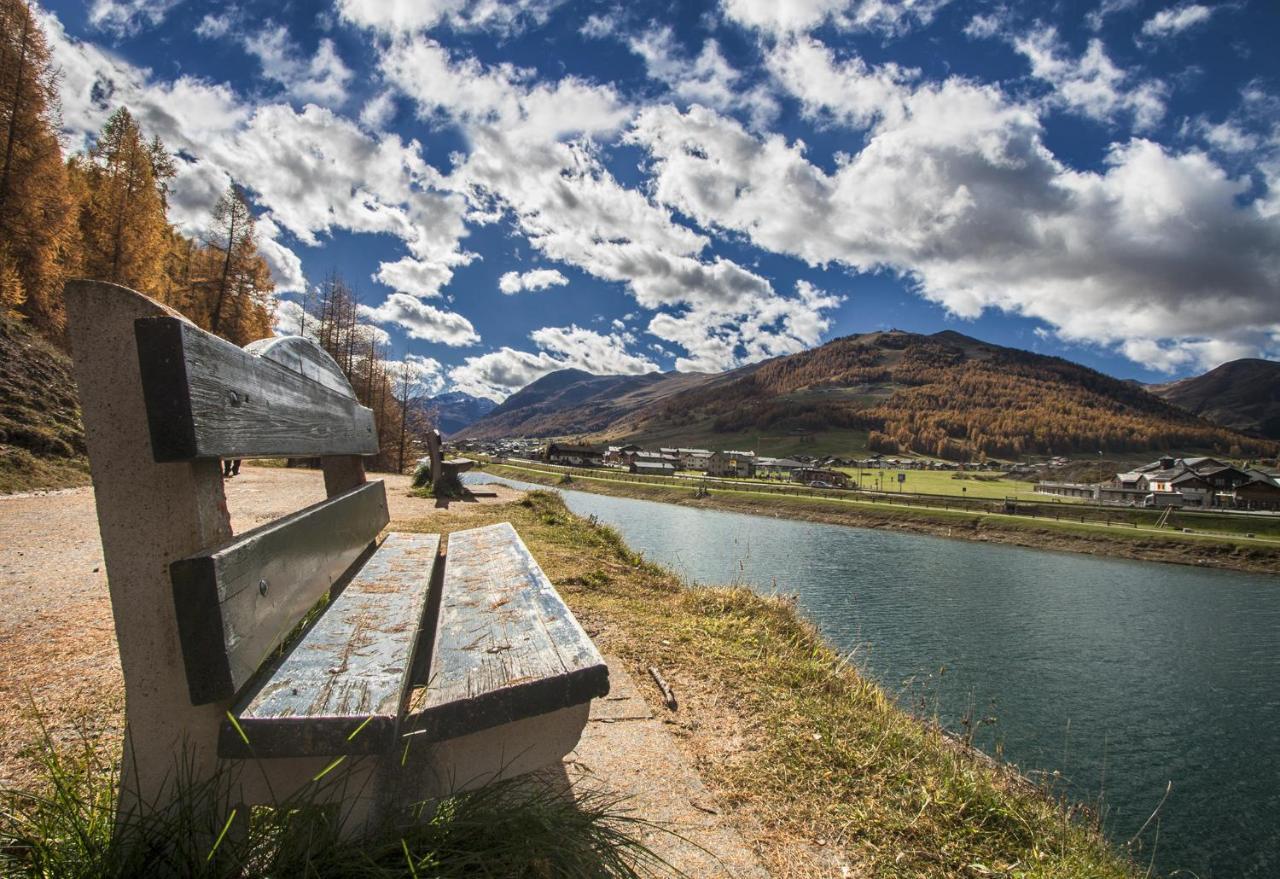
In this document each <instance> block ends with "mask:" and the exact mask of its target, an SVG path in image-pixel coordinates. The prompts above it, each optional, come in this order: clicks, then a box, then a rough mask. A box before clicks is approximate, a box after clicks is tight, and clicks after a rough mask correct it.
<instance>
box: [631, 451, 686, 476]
mask: <svg viewBox="0 0 1280 879" xmlns="http://www.w3.org/2000/svg"><path fill="white" fill-rule="evenodd" d="M651 454H652V453H651ZM628 469H630V471H631V472H632V473H637V474H639V475H641V476H675V474H676V465H675V463H674V462H673V461H669V460H667V459H666V458H662V457H659V458H657V459H654V458H640V457H637V458H636V459H635V460H634V461H632V462H631V466H630V468H628Z"/></svg>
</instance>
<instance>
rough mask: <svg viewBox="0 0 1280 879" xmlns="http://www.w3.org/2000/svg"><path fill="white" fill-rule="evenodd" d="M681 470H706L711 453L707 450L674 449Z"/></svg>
mask: <svg viewBox="0 0 1280 879" xmlns="http://www.w3.org/2000/svg"><path fill="white" fill-rule="evenodd" d="M675 453H676V456H677V457H678V458H679V459H680V469H681V470H706V469H707V459H708V458H710V457H711V452H710V451H709V450H707V449H675Z"/></svg>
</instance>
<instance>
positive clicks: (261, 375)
mask: <svg viewBox="0 0 1280 879" xmlns="http://www.w3.org/2000/svg"><path fill="white" fill-rule="evenodd" d="M134 332H135V335H136V336H137V343H138V364H139V366H140V368H141V373H142V386H143V395H144V398H145V400H146V405H147V423H148V425H149V426H150V429H151V448H152V453H153V455H154V456H155V460H156V461H157V462H159V463H164V462H168V461H189V460H193V459H197V458H255V457H314V456H318V455H368V454H373V453H374V452H377V450H378V436H377V432H376V430H375V429H374V422H373V413H372V412H371V411H370V410H368V409H366V408H365V407H363V406H361V405H360V404H359V403H358V402H357V401H356V399H355V395H354V394H352V393H350V388H349V387H348V393H347V394H343V393H340V392H339V391H336V390H334V388H333V387H332V385H333V384H335V381H334V380H333V378H332V376H327V377H326V378H325V382H326V383H321V382H319V381H315V380H313V379H312V378H309V377H307V375H305V374H303V373H302V372H298V371H295V370H294V369H292V368H289V367H288V366H285V365H283V364H281V363H279V362H276V361H274V360H272V359H270V358H268V357H258V356H255V355H254V354H252V353H250V352H247V351H245V350H244V349H242V348H238V347H236V346H235V345H233V344H231V343H230V342H228V341H226V340H225V339H220V338H218V337H217V336H214V335H212V334H210V333H206V332H204V331H203V330H201V329H199V328H198V327H195V326H193V325H192V324H190V323H187V322H186V321H183V320H180V319H178V318H171V317H155V318H142V319H140V320H138V321H137V322H136V323H135V324H134ZM294 353H295V354H296V353H297V352H296V351H295V352H294ZM312 367H313V369H312V371H313V372H315V369H314V364H312Z"/></svg>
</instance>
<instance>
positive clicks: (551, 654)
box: [405, 522, 609, 741]
mask: <svg viewBox="0 0 1280 879" xmlns="http://www.w3.org/2000/svg"><path fill="white" fill-rule="evenodd" d="M445 560H446V563H445V571H444V583H443V586H442V592H441V597H440V613H439V622H438V623H437V626H436V632H435V641H434V643H433V645H432V651H431V663H430V666H429V669H428V682H427V686H426V688H425V691H423V692H421V693H420V694H418V696H416V697H415V700H414V704H413V705H412V706H411V708H410V713H409V715H408V716H407V717H406V720H405V729H406V731H407V732H409V733H410V734H416V735H422V736H425V737H427V738H428V739H430V740H433V741H436V740H443V739H449V738H453V737H455V736H460V735H465V734H468V733H472V732H476V731H478V730H482V729H487V728H490V727H494V726H498V725H500V724H505V723H510V722H512V721H515V720H520V719H521V718H525V717H532V716H535V715H538V714H545V713H547V712H550V711H555V710H557V709H560V708H565V707H568V706H570V705H576V704H580V703H582V702H586V701H589V700H590V699H592V698H595V697H597V696H603V695H605V694H607V693H608V692H609V669H608V666H606V665H605V663H604V660H603V659H601V658H600V654H599V652H598V651H597V650H596V647H595V645H594V644H593V643H591V639H590V638H588V637H587V634H586V632H584V631H583V630H582V627H581V626H580V625H578V621H577V620H576V619H574V617H573V614H572V613H571V612H570V611H569V609H568V608H567V607H566V606H565V604H564V602H563V601H562V600H561V598H560V596H559V595H558V594H557V593H556V591H555V588H554V587H553V586H552V585H551V581H550V580H548V579H547V576H546V574H544V573H543V572H542V569H541V568H540V567H539V566H538V563H537V562H536V561H535V560H534V558H533V556H532V555H531V554H530V553H529V550H528V549H527V548H526V547H525V545H524V543H523V542H522V541H521V540H520V537H519V535H518V534H516V531H515V529H514V528H512V527H511V525H510V523H507V522H503V523H501V524H498V525H490V526H488V527H485V528H474V529H471V530H469V531H459V532H455V533H454V534H451V535H450V536H449V547H448V552H447V553H446V557H445Z"/></svg>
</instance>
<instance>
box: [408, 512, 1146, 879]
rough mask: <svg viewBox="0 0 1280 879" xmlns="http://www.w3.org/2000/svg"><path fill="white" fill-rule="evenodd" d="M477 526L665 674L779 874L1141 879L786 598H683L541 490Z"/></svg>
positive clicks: (683, 728)
mask: <svg viewBox="0 0 1280 879" xmlns="http://www.w3.org/2000/svg"><path fill="white" fill-rule="evenodd" d="M487 514H488V515H490V516H492V518H493V520H494V521H501V520H505V519H509V520H511V521H512V522H513V523H514V524H515V525H516V527H517V529H518V530H519V532H520V534H521V536H522V537H523V538H524V539H525V541H526V543H527V544H528V545H529V548H530V550H531V551H532V552H533V553H534V555H535V556H536V557H537V558H538V560H539V562H540V563H541V564H542V566H543V568H544V569H545V570H546V571H547V573H548V575H549V576H550V577H551V579H552V581H553V582H554V583H555V584H556V585H557V586H558V587H559V588H560V590H561V592H562V593H563V594H564V595H565V598H566V601H567V602H568V603H569V604H570V605H571V607H572V608H573V610H574V612H575V613H576V614H577V615H578V617H579V619H580V620H582V622H583V624H584V625H585V626H586V627H587V628H588V630H589V631H592V632H593V636H594V637H595V639H596V642H597V644H598V645H599V646H600V647H601V649H602V650H603V651H605V652H606V653H610V654H613V655H617V656H620V657H621V658H622V659H624V660H625V661H626V662H627V664H628V666H629V667H630V668H631V669H632V672H633V674H634V675H635V676H636V677H637V679H643V677H642V676H643V674H644V669H646V668H647V667H649V666H651V665H656V666H661V668H662V671H663V674H664V675H665V676H666V678H667V679H668V680H669V681H670V682H671V683H672V685H673V686H674V688H675V690H676V692H677V693H679V694H680V698H681V709H680V712H679V714H677V715H676V716H675V717H673V718H672V719H673V720H676V721H677V722H678V726H677V727H676V728H675V731H676V733H677V736H678V740H679V741H680V742H681V744H682V747H684V748H685V749H686V750H688V751H691V752H692V754H691V756H692V757H693V759H694V760H695V761H696V762H697V764H698V765H699V768H700V771H701V772H702V774H703V777H704V780H705V781H706V782H707V783H708V785H709V786H710V787H711V788H712V789H713V790H714V791H715V792H716V794H717V795H718V796H719V798H720V799H721V801H722V802H723V803H725V804H727V805H728V806H729V807H730V808H731V809H733V810H734V811H736V812H740V813H741V814H742V815H743V816H744V817H745V818H746V819H747V820H746V821H744V822H742V823H743V826H742V827H741V828H740V829H741V830H742V831H743V833H744V834H745V835H746V836H747V837H748V838H749V839H750V840H751V841H752V842H753V844H754V845H755V847H756V848H757V850H758V851H759V853H760V854H761V856H762V858H763V859H764V861H765V864H766V866H767V867H768V868H769V869H770V871H771V872H772V873H773V874H774V875H776V876H786V875H793V876H811V875H826V874H834V875H841V872H842V869H848V870H849V871H850V872H851V874H852V875H868V876H885V877H890V876H891V877H908V876H911V877H915V876H942V877H952V876H954V877H961V876H965V877H969V876H978V875H998V876H1018V877H1090V879H1095V877H1132V876H1137V875H1141V874H1142V873H1143V872H1144V871H1142V870H1140V869H1139V868H1138V867H1137V866H1135V865H1134V863H1133V862H1132V861H1131V859H1130V858H1129V856H1128V854H1127V853H1125V852H1121V851H1118V850H1117V849H1115V848H1113V847H1112V846H1111V845H1110V844H1109V843H1108V842H1107V841H1106V839H1105V838H1104V836H1103V835H1102V833H1101V832H1100V830H1099V828H1098V826H1097V825H1096V822H1087V821H1085V820H1082V819H1081V818H1079V817H1072V812H1073V811H1074V810H1072V811H1069V810H1068V808H1067V806H1066V805H1065V804H1063V803H1060V802H1059V801H1057V800H1056V799H1055V798H1054V797H1053V795H1052V794H1051V792H1049V791H1047V790H1045V789H1042V788H1039V787H1036V786H1034V785H1032V784H1031V783H1030V782H1028V781H1027V780H1025V779H1023V778H1022V777H1020V776H1018V775H1017V774H1015V773H1013V772H1012V771H1010V770H1008V769H1007V768H1004V767H1001V766H999V765H997V764H994V763H993V762H992V761H990V760H988V759H987V758H985V757H983V756H982V755H981V754H978V753H976V752H974V751H972V750H970V749H968V748H965V747H963V746H962V745H960V744H958V743H957V742H955V741H954V740H953V739H951V738H950V737H948V736H946V735H945V734H943V733H941V732H940V731H938V730H937V729H936V728H934V727H933V726H931V725H930V724H927V723H925V722H923V721H921V720H919V719H917V718H915V717H913V716H911V715H909V714H908V713H906V712H904V711H903V710H902V709H900V708H899V707H897V705H896V704H895V703H894V702H893V700H891V699H890V698H889V697H888V696H887V695H886V694H885V692H884V691H883V690H881V689H880V688H879V687H878V686H877V685H876V684H874V683H873V682H871V681H868V680H867V679H865V678H863V677H862V676H860V675H859V674H858V672H857V671H856V670H855V669H854V668H852V667H851V666H850V665H849V664H848V663H847V662H846V661H844V659H843V658H842V657H841V656H840V655H839V654H837V653H836V652H835V651H834V650H832V649H831V648H830V647H829V646H827V645H826V644H825V643H824V642H823V641H822V639H821V637H820V636H819V635H818V634H817V632H816V630H815V629H814V628H813V627H812V626H811V625H810V624H808V623H807V622H805V621H804V620H803V619H802V618H801V617H800V616H799V615H798V614H797V613H796V610H795V608H794V606H793V605H792V603H791V602H789V601H787V600H785V599H782V598H776V597H772V598H771V597H763V596H759V595H756V594H754V593H752V592H750V591H749V590H747V589H743V588H701V587H699V588H688V587H686V586H684V585H683V584H681V583H680V582H679V581H678V579H677V578H676V577H675V575H674V574H672V573H671V572H670V571H668V570H666V569H664V568H661V567H658V566H656V565H653V564H651V563H648V562H646V561H644V560H643V559H642V558H641V557H640V556H638V555H637V554H636V553H635V552H633V551H632V550H631V549H629V548H628V547H627V546H626V544H625V543H624V542H623V541H622V539H621V538H620V536H619V535H618V533H617V532H616V531H614V530H613V529H611V528H608V527H605V526H600V525H598V524H596V523H594V522H591V521H588V520H583V519H581V518H578V517H576V516H574V515H573V514H571V513H570V512H569V511H568V510H567V509H566V508H565V506H564V504H563V501H562V500H561V499H560V498H559V496H557V495H554V494H551V493H546V492H532V493H530V494H529V495H527V496H526V498H525V499H524V500H522V501H520V502H517V503H513V504H510V505H506V506H502V507H491V508H488V512H487ZM427 524H429V525H430V527H431V530H436V529H437V528H440V526H441V525H446V528H444V529H442V530H447V526H448V525H449V518H448V517H445V518H444V519H432V520H430V521H429V523H425V522H424V523H423V525H424V527H425V526H426V525H427ZM478 524H482V523H481V522H479V521H477V519H476V515H475V514H474V513H472V514H471V515H470V517H469V518H468V519H467V520H466V521H465V522H463V521H459V522H458V523H457V525H456V527H474V526H476V525H478ZM686 718H687V719H686ZM681 721H682V722H681ZM753 827H755V828H758V829H752V828H753Z"/></svg>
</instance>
